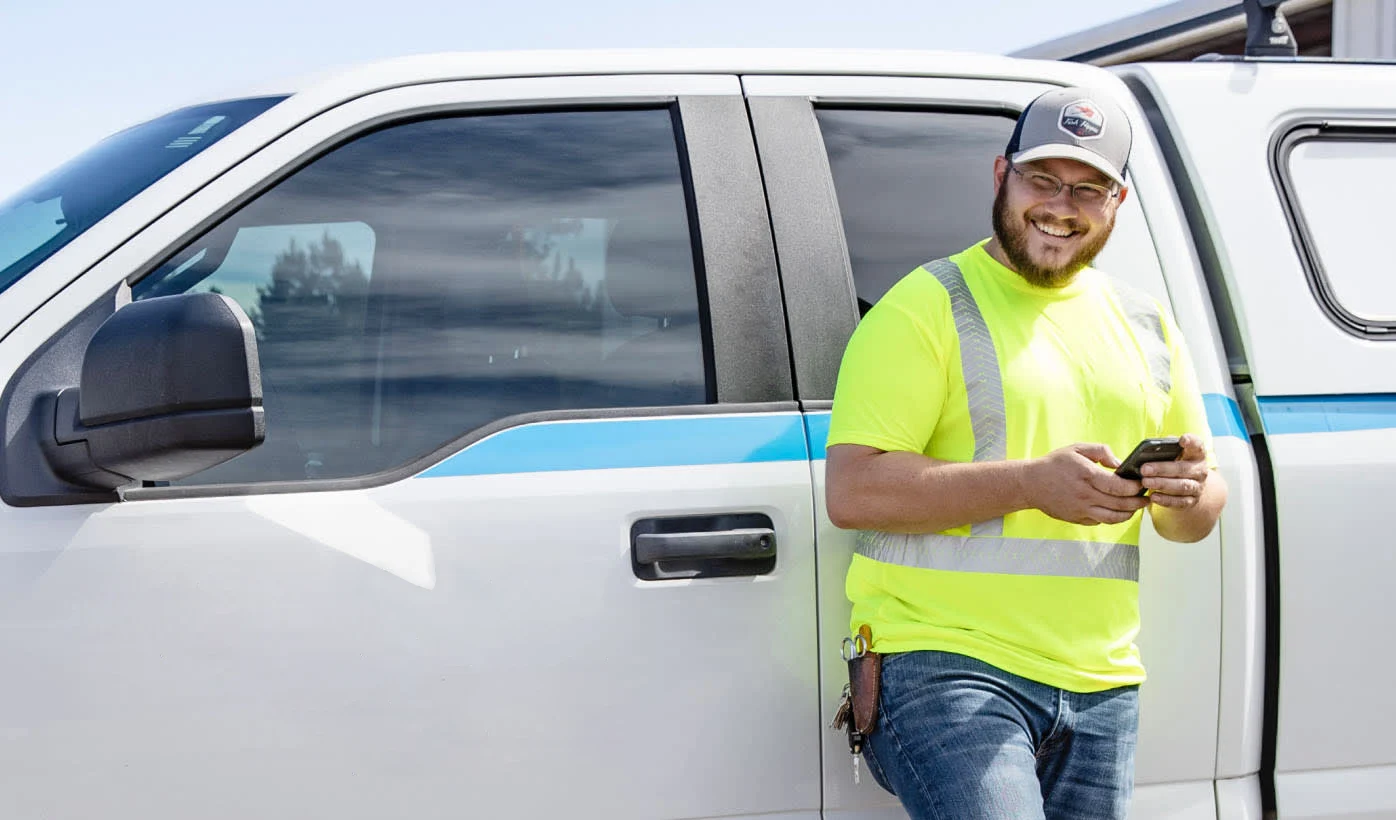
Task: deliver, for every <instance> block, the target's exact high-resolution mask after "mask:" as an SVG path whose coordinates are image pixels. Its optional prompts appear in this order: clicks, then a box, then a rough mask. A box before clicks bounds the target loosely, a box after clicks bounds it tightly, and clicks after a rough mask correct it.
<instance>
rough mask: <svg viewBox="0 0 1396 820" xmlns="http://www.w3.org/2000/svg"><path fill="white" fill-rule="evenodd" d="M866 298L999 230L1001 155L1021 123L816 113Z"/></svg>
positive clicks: (919, 114) (915, 114) (921, 114)
mask: <svg viewBox="0 0 1396 820" xmlns="http://www.w3.org/2000/svg"><path fill="white" fill-rule="evenodd" d="M816 115H817V117H818V119H819V127H820V130H821V131H822V132H823V135H824V143H825V146H826V148H827V150H828V153H829V165H830V168H831V170H832V171H833V176H834V189H835V191H836V193H837V194H838V200H839V210H840V212H841V213H842V215H843V225H844V234H845V236H846V237H847V241H848V253H849V257H850V259H851V261H852V265H853V279H854V282H855V284H856V286H857V290H858V298H859V300H860V301H862V302H866V303H872V302H876V301H877V300H878V299H880V298H882V294H884V293H886V292H887V289H888V288H890V287H891V286H892V285H894V284H896V282H897V280H899V279H901V278H902V277H903V276H905V275H906V274H907V273H909V272H910V271H911V270H912V269H913V268H915V267H916V266H917V265H920V264H921V263H923V262H926V261H928V260H931V259H938V258H940V257H944V256H949V255H951V254H955V253H959V252H960V251H962V250H964V249H965V248H967V247H969V246H970V245H972V244H974V243H975V242H978V241H979V240H981V239H983V238H985V237H987V236H989V235H990V234H991V233H992V232H993V225H992V224H991V219H990V213H991V210H992V206H993V202H994V186H993V182H994V157H996V156H998V155H999V154H1001V153H1002V152H1003V148H1004V146H1005V145H1007V144H1008V138H1009V136H1011V135H1012V133H1013V120H1011V119H1008V118H1007V117H992V116H984V115H976V114H947V113H942V112H928V111H874V110H836V109H821V110H818V111H817V112H816Z"/></svg>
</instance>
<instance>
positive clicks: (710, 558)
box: [630, 513, 776, 581]
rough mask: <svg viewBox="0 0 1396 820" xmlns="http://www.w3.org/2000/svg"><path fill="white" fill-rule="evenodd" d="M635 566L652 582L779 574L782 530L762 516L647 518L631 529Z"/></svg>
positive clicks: (733, 514) (737, 514)
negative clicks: (778, 535) (778, 532)
mask: <svg viewBox="0 0 1396 820" xmlns="http://www.w3.org/2000/svg"><path fill="white" fill-rule="evenodd" d="M630 564H631V568H632V569H633V570H634V572H635V577H637V578H642V579H644V580H647V581H663V580H668V579H675V578H721V577H725V576H733V575H765V574H766V573H769V572H772V571H774V570H775V568H776V528H775V524H774V523H773V522H772V521H771V518H770V516H768V515H764V514H762V513H717V514H714V515H684V516H674V517H672V518H644V519H641V520H639V521H636V522H635V523H634V524H633V525H632V526H631V528H630Z"/></svg>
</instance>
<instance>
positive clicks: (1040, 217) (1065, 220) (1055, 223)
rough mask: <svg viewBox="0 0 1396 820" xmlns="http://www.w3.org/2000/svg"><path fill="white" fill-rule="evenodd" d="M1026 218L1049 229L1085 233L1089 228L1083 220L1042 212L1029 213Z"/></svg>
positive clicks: (1025, 215)
mask: <svg viewBox="0 0 1396 820" xmlns="http://www.w3.org/2000/svg"><path fill="white" fill-rule="evenodd" d="M1024 217H1025V218H1026V219H1027V220H1028V221H1031V222H1040V223H1042V224H1043V225H1047V226H1049V227H1053V228H1064V229H1066V230H1068V231H1080V232H1082V233H1084V232H1085V231H1086V227H1087V226H1086V225H1085V224H1084V223H1083V222H1082V221H1081V220H1079V219H1076V218H1074V217H1069V216H1067V217H1061V216H1053V215H1052V214H1050V213H1042V212H1041V211H1028V212H1027V213H1026V214H1024Z"/></svg>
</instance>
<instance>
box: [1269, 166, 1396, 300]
mask: <svg viewBox="0 0 1396 820" xmlns="http://www.w3.org/2000/svg"><path fill="white" fill-rule="evenodd" d="M1288 170H1289V179H1288V182H1289V185H1290V187H1291V189H1292V190H1291V191H1290V194H1291V197H1292V201H1293V202H1294V203H1295V205H1296V208H1297V210H1298V212H1299V214H1300V216H1301V217H1302V219H1303V222H1304V225H1305V227H1306V228H1307V231H1306V232H1305V233H1306V234H1307V236H1306V237H1305V240H1306V244H1307V245H1308V246H1309V247H1308V250H1309V253H1310V255H1311V257H1312V258H1313V259H1314V261H1315V262H1316V263H1317V265H1316V267H1317V268H1318V270H1317V271H1316V273H1317V275H1318V276H1320V277H1322V278H1323V279H1326V280H1327V285H1328V288H1329V289H1330V291H1331V294H1332V298H1333V300H1334V301H1336V302H1337V307H1338V308H1340V309H1341V310H1342V311H1345V312H1346V313H1348V314H1350V315H1351V316H1352V317H1355V318H1357V319H1359V320H1365V321H1366V322H1370V323H1372V324H1388V325H1389V324H1391V323H1396V279H1393V278H1392V277H1391V276H1389V275H1387V272H1386V271H1385V270H1384V269H1383V267H1384V265H1383V263H1382V261H1381V257H1380V256H1378V257H1373V255H1372V250H1371V240H1372V239H1373V238H1374V237H1381V236H1384V235H1385V232H1386V231H1387V230H1390V227H1389V226H1388V225H1387V220H1388V218H1389V214H1387V213H1386V208H1384V207H1382V206H1381V205H1379V204H1377V202H1376V200H1374V199H1372V198H1371V197H1370V196H1364V195H1363V194H1362V191H1386V190H1388V189H1389V188H1391V187H1392V186H1396V142H1390V141H1380V140H1362V141H1358V140H1322V139H1319V140H1309V141H1305V142H1301V143H1299V144H1297V145H1295V146H1294V149H1293V151H1291V152H1290V154H1289V169H1288Z"/></svg>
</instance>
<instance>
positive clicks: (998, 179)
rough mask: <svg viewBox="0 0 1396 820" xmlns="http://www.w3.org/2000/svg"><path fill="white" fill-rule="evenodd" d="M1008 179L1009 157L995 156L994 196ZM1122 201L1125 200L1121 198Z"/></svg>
mask: <svg viewBox="0 0 1396 820" xmlns="http://www.w3.org/2000/svg"><path fill="white" fill-rule="evenodd" d="M1007 179H1008V157H994V196H998V195H999V189H1000V188H1002V187H1003V183H1004V181H1005V180H1007ZM1120 201H1121V202H1123V201H1124V200H1123V199H1121V200H1120Z"/></svg>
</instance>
